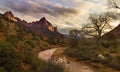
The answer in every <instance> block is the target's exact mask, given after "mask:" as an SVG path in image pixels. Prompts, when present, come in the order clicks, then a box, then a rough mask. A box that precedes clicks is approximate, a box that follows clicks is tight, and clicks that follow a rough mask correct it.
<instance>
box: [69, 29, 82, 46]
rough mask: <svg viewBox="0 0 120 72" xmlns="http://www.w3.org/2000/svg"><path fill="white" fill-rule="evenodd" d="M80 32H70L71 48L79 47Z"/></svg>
mask: <svg viewBox="0 0 120 72" xmlns="http://www.w3.org/2000/svg"><path fill="white" fill-rule="evenodd" d="M79 34H80V31H79V30H70V31H69V35H70V39H69V44H70V46H71V47H76V46H77V45H78V38H79Z"/></svg>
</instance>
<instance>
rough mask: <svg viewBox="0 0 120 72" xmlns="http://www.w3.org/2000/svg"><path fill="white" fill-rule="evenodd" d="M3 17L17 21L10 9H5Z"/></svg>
mask: <svg viewBox="0 0 120 72" xmlns="http://www.w3.org/2000/svg"><path fill="white" fill-rule="evenodd" d="M3 15H4V16H5V17H7V18H8V19H10V20H12V21H15V22H17V19H16V17H14V15H13V13H12V12H11V11H7V12H5V13H4V14H3Z"/></svg>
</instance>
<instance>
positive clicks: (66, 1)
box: [0, 0, 107, 32]
mask: <svg viewBox="0 0 120 72" xmlns="http://www.w3.org/2000/svg"><path fill="white" fill-rule="evenodd" d="M106 1H107V0H2V1H1V3H0V9H1V7H2V9H5V7H6V9H7V10H8V9H9V10H12V11H13V12H14V13H15V15H16V16H18V17H20V18H22V19H25V20H27V21H29V22H30V21H35V20H39V19H40V18H41V17H43V16H45V17H46V18H47V19H48V20H49V21H50V22H51V23H52V24H53V25H54V26H58V28H59V30H60V31H61V32H66V31H67V32H68V30H70V29H80V28H81V25H82V24H84V23H86V22H87V18H88V15H89V14H90V13H102V12H105V11H107V6H106ZM6 9H5V10H6ZM5 10H4V11H5Z"/></svg>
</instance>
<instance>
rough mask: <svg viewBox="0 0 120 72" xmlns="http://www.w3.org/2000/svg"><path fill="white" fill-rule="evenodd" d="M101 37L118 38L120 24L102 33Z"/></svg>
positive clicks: (119, 36) (119, 37)
mask: <svg viewBox="0 0 120 72" xmlns="http://www.w3.org/2000/svg"><path fill="white" fill-rule="evenodd" d="M103 37H104V38H107V39H120V24H119V25H118V26H117V27H115V28H114V29H113V30H111V31H110V32H108V33H106V34H105V35H103Z"/></svg>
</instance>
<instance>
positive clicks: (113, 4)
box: [108, 0, 120, 9]
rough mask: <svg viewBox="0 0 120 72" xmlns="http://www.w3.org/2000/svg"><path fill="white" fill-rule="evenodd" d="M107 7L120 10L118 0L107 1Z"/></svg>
mask: <svg viewBox="0 0 120 72" xmlns="http://www.w3.org/2000/svg"><path fill="white" fill-rule="evenodd" d="M108 6H109V7H110V8H116V9H120V0H108Z"/></svg>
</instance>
